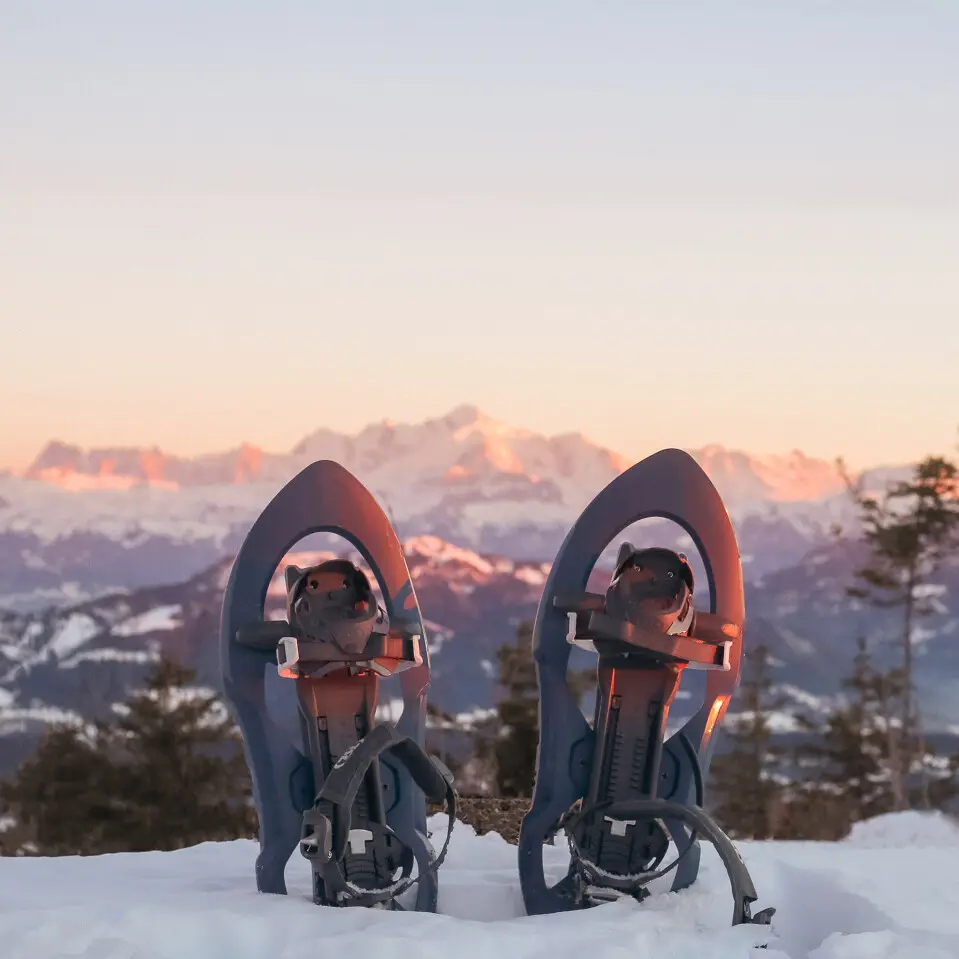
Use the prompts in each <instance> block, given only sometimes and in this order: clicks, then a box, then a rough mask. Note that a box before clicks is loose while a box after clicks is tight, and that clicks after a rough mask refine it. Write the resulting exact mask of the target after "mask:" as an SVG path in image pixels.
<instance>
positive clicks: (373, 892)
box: [220, 460, 455, 912]
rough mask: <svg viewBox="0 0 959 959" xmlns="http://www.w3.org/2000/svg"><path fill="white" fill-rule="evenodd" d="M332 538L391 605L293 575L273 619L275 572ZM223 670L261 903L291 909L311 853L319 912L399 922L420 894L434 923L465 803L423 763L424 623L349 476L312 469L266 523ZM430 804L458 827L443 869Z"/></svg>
mask: <svg viewBox="0 0 959 959" xmlns="http://www.w3.org/2000/svg"><path fill="white" fill-rule="evenodd" d="M318 532H331V533H337V534H339V535H340V536H342V537H343V538H345V539H346V540H348V541H349V542H350V543H352V544H353V546H355V547H356V549H357V551H358V552H359V553H360V555H361V556H362V557H363V559H364V560H365V561H366V564H367V565H368V567H369V568H370V570H371V571H372V572H373V575H374V576H375V578H376V580H377V582H378V583H379V586H380V592H381V594H382V596H383V605H382V606H381V605H380V604H379V603H378V602H377V598H376V594H375V593H374V591H373V589H372V587H371V584H370V582H369V580H368V579H367V577H366V575H365V574H364V572H363V571H362V570H361V569H360V568H359V567H357V566H355V565H354V564H353V563H351V562H349V561H346V560H330V561H327V562H324V563H320V564H319V565H317V566H313V567H310V568H307V569H298V568H297V567H295V566H290V567H287V568H286V570H285V573H284V577H285V585H286V592H287V604H286V606H287V609H286V612H287V617H286V619H285V620H265V619H264V610H265V604H266V595H267V590H268V587H269V584H270V581H271V580H272V578H273V575H274V571H275V570H276V567H277V565H278V564H279V563H280V562H281V561H282V559H283V557H284V556H285V555H286V554H287V552H288V551H289V549H290V548H291V547H292V546H293V545H294V544H295V543H296V542H297V541H299V540H300V539H302V538H304V537H305V536H308V535H310V534H312V533H318ZM220 657H221V668H222V675H223V686H224V693H225V696H226V699H227V702H228V703H229V705H230V707H231V709H232V710H233V713H234V715H235V717H236V719H237V722H238V725H239V727H240V731H241V734H242V737H243V743H244V750H245V754H246V758H247V762H248V764H249V767H250V771H251V774H252V778H253V796H254V801H255V803H256V808H257V813H258V816H259V821H260V854H259V856H258V858H257V862H256V882H257V888H258V889H259V890H260V891H261V892H268V893H278V894H285V893H286V882H285V875H284V874H285V869H286V865H287V863H288V861H289V859H290V856H291V854H292V852H293V850H294V849H296V848H297V847H298V846H299V849H300V853H301V854H302V855H303V857H304V858H306V859H307V860H308V861H309V863H310V865H311V868H312V873H313V899H314V901H315V902H317V903H319V904H322V905H333V906H376V907H380V908H388V909H400V908H402V906H401V905H400V903H399V901H398V897H399V896H400V895H401V894H402V893H403V892H405V891H406V890H407V889H409V888H410V887H411V886H413V885H416V886H417V889H416V895H415V904H414V908H415V909H416V910H418V911H428V912H433V911H435V909H436V900H437V893H438V880H437V871H438V869H439V866H440V865H441V864H442V861H443V858H444V857H445V855H446V848H447V846H448V843H449V834H450V832H451V831H452V828H453V823H454V821H455V793H454V791H453V786H452V783H453V777H452V775H451V774H450V772H449V770H448V769H447V768H446V767H445V766H444V765H443V764H442V763H441V762H440V761H439V760H437V759H435V758H433V757H430V756H428V755H427V754H426V752H425V751H424V745H425V732H426V690H427V687H428V685H429V678H430V663H429V649H428V646H427V642H426V633H425V629H424V626H423V618H422V614H421V612H420V609H419V605H418V603H417V600H416V595H415V592H414V590H413V584H412V581H411V579H410V574H409V569H408V567H407V564H406V559H405V556H404V553H403V549H402V546H401V544H400V542H399V540H398V539H397V537H396V534H395V532H394V530H393V528H392V526H391V524H390V522H389V520H388V519H387V517H386V514H385V513H384V512H383V511H382V509H380V507H379V505H378V504H377V503H376V500H375V499H374V498H373V496H372V495H371V494H370V492H369V491H368V490H367V489H366V488H365V487H364V486H363V485H362V484H361V483H360V482H359V481H358V480H357V479H356V478H355V477H354V476H353V475H352V474H351V473H349V472H348V471H347V470H345V469H344V468H343V467H342V466H340V465H339V464H337V463H334V462H331V461H328V460H324V461H320V462H317V463H313V464H312V465H310V466H308V467H306V468H305V469H304V470H303V471H302V472H300V473H299V474H298V475H297V476H295V477H294V478H293V479H292V480H291V481H290V482H289V483H288V484H287V485H286V486H284V487H283V488H282V489H281V490H280V492H279V493H277V495H276V496H275V497H274V499H273V500H272V501H271V502H270V503H269V504H268V505H267V507H266V508H265V509H264V511H263V513H262V514H261V515H260V517H259V518H258V519H257V521H256V522H255V523H254V524H253V526H252V528H251V529H250V531H249V533H248V535H247V537H246V539H245V541H244V542H243V545H242V546H241V548H240V551H239V553H238V555H237V558H236V561H235V563H234V565H233V569H232V571H231V574H230V578H229V582H228V584H227V587H226V591H225V594H224V600H223V610H222V614H221V623H220ZM393 675H397V677H398V680H399V683H400V687H401V690H402V696H403V712H402V715H401V716H400V718H399V720H398V721H397V722H396V724H395V725H393V724H389V723H377V722H376V721H375V713H376V707H377V702H378V693H379V681H380V679H381V678H385V677H389V676H393ZM294 692H295V696H294V695H292V694H293V693H294ZM427 797H429V799H430V800H431V801H432V802H435V803H437V804H439V803H444V802H445V804H446V806H447V810H448V812H449V813H450V815H449V819H448V830H447V836H446V843H445V844H444V846H443V848H442V850H441V852H440V854H439V855H437V854H436V852H435V850H434V849H433V847H432V845H431V844H430V841H429V838H428V835H427V829H426V798H427ZM414 867H415V874H414Z"/></svg>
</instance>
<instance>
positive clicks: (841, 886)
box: [0, 813, 959, 959]
mask: <svg viewBox="0 0 959 959" xmlns="http://www.w3.org/2000/svg"><path fill="white" fill-rule="evenodd" d="M442 826H443V822H442V820H441V817H437V818H436V819H435V820H434V821H433V823H432V828H433V829H434V831H436V832H437V833H439V831H440V829H441V828H442ZM740 848H741V850H742V852H743V855H744V857H745V859H746V862H747V865H748V866H749V868H750V870H751V872H752V875H753V878H754V880H755V883H756V886H757V889H758V891H759V894H760V901H759V902H758V903H757V904H756V908H757V909H759V908H763V907H765V906H767V905H774V906H776V907H777V909H778V912H777V915H776V917H775V919H774V925H773V927H772V929H771V930H768V929H762V928H760V927H742V926H741V927H738V928H732V927H730V926H729V925H728V924H729V921H730V916H731V908H732V907H731V899H730V894H729V886H728V883H727V881H726V876H725V871H724V870H723V867H722V865H721V863H720V862H719V860H718V858H717V857H716V856H715V855H714V853H713V852H712V849H711V847H709V846H706V847H705V848H704V856H703V869H702V873H701V875H700V881H699V882H698V883H697V884H696V886H695V887H694V888H692V889H689V890H687V891H685V892H682V893H680V894H677V895H672V894H668V893H666V894H658V895H656V896H654V897H653V898H651V899H650V900H648V901H647V902H645V903H643V904H641V905H638V904H635V903H615V904H610V905H604V906H601V907H599V908H596V909H593V910H590V911H588V912H580V913H566V914H562V915H558V916H541V917H526V916H525V915H524V914H523V908H522V902H521V898H520V891H519V882H518V878H517V871H516V849H515V847H512V846H509V845H507V844H506V843H505V842H504V841H503V840H502V839H501V838H500V837H499V836H497V835H495V834H493V835H486V836H482V837H478V836H476V835H475V834H474V833H473V831H472V830H471V829H470V828H469V827H468V826H466V825H464V824H462V823H460V824H458V825H457V828H456V830H455V832H454V839H453V844H452V847H451V850H450V855H449V858H448V859H447V862H446V864H445V865H444V867H443V871H442V881H441V893H440V912H441V914H440V915H435V916H434V915H422V914H417V913H390V912H384V911H377V910H364V909H331V908H321V907H318V906H315V905H314V904H313V903H312V902H311V901H310V899H309V867H308V865H307V863H306V862H305V861H303V860H301V859H300V858H299V857H298V856H294V857H293V859H292V860H291V862H290V865H289V866H288V869H287V875H288V880H289V886H290V895H289V896H286V897H282V896H280V897H278V896H265V895H259V894H258V893H257V892H256V890H255V887H254V884H253V861H254V858H255V856H256V851H257V845H256V843H254V842H248V841H239V842H231V843H206V844H204V845H201V846H196V847H194V848H191V849H186V850H182V851H179V852H172V853H166V852H156V853H140V854H129V855H112V856H99V857H91V858H60V859H34V858H21V859H0V903H2V904H0V954H2V955H3V956H4V957H5V959H50V957H54V956H56V957H73V959H80V957H82V959H134V957H136V959H324V957H334V956H335V957H337V959H367V957H368V959H392V957H396V959H410V957H416V959H434V957H435V959H453V957H465V959H471V957H475V959H489V957H493V959H506V957H514V956H515V957H543V959H558V957H565V956H569V957H573V956H575V957H578V959H582V957H584V956H586V957H596V959H600V957H602V959H615V957H623V959H627V957H628V959H644V957H651V959H730V957H747V956H749V957H751V959H761V957H764V959H783V957H790V959H800V957H802V959H806V957H809V959H956V957H959V829H957V828H956V827H955V826H954V825H952V824H950V823H949V822H947V821H946V820H944V819H943V818H941V817H939V816H936V815H930V816H920V815H918V814H914V813H906V814H899V815H896V816H888V817H882V818H880V819H877V820H873V821H872V822H870V823H865V824H862V825H860V826H859V827H858V828H857V829H856V831H855V833H854V834H853V836H852V837H851V838H850V839H848V840H846V841H845V842H841V843H743V844H741V846H740ZM546 853H547V863H548V866H549V869H550V872H551V873H552V875H553V876H554V877H555V878H559V876H560V875H561V874H562V873H563V871H564V870H565V864H566V852H565V847H564V846H557V847H555V848H547V849H546ZM761 942H766V943H767V948H766V949H765V950H764V951H763V952H758V953H757V952H755V951H754V947H755V945H756V944H759V943H761Z"/></svg>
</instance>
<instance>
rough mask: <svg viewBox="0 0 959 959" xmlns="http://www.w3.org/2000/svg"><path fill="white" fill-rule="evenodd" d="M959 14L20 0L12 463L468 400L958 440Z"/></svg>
mask: <svg viewBox="0 0 959 959" xmlns="http://www.w3.org/2000/svg"><path fill="white" fill-rule="evenodd" d="M957 171H959V3H955V2H952V0H939V2H931V0H930V2H911V3H908V4H907V3H902V2H893V0H888V2H883V0H859V2H856V0H845V2H843V3H826V2H817V0H805V2H798V0H796V2H793V3H791V4H785V3H776V2H771V0H754V2H745V0H744V2H732V0H728V2H725V3H720V2H709V3H707V2H701V3H691V2H682V0H672V2H670V3H668V4H667V3H662V2H648V3H642V2H637V0H632V2H625V0H624V2H598V0H582V2H580V3H568V2H552V3H546V2H520V0H502V2H499V0H483V2H479V0H474V2H471V3H467V2H465V0H463V2H458V3H451V2H449V0H446V2H441V0H436V2H421V0H404V2H403V3H396V2H389V0H383V2H379V3H372V2H362V0H350V2H349V3H325V2H318V0H310V2H305V0H304V2H298V3H294V2H280V0H270V2H267V0H261V2H259V3H255V4H254V3H251V2H238V0H234V2H231V3H226V2H222V0H206V2H203V3H197V2H191V0H176V2H171V0H165V2H163V3H159V2H154V3H129V2H116V3H103V2H92V0H89V2H85V3H75V2H67V0H63V2H60V3H45V2H40V0H31V2H30V3H17V2H15V0H0V331H2V333H0V370H2V376H0V467H12V468H21V467H23V466H25V465H26V464H27V463H28V462H29V461H30V460H31V459H32V458H33V457H34V456H35V455H36V453H37V452H38V451H39V449H40V448H41V446H42V445H43V444H44V443H45V442H46V441H47V440H48V439H51V438H58V439H62V440H65V441H69V442H76V443H79V444H81V445H106V444H111V445H117V444H154V443H155V444H158V445H160V446H161V447H163V448H165V449H168V450H169V451H171V452H176V453H184V454H190V453H197V452H201V451H211V450H217V449H224V448H227V447H229V446H233V445H235V444H236V443H238V442H240V441H242V440H248V441H251V442H253V443H256V444H259V445H261V446H264V447H266V448H268V449H275V450H280V449H285V448H288V447H290V446H291V445H292V444H294V443H295V442H296V441H297V440H299V439H300V438H301V437H302V436H303V435H305V434H306V433H308V432H310V431H311V430H313V429H315V428H317V427H319V426H324V425H325V426H330V427H334V428H337V429H343V430H349V431H353V430H356V429H359V428H360V427H362V426H363V425H365V424H366V423H368V422H370V421H375V420H379V419H382V418H384V417H388V418H390V419H393V420H400V421H418V420H421V419H423V418H426V417H429V416H433V415H441V414H443V413H445V412H447V411H448V410H449V409H451V408H452V407H454V406H456V405H458V404H460V403H475V404H477V405H478V406H480V407H481V408H482V409H484V410H485V411H486V412H487V413H489V414H490V415H492V416H495V417H498V418H502V419H506V420H508V421H511V422H514V423H517V424H520V425H523V426H527V427H530V428H533V429H537V430H542V431H546V432H550V433H553V432H562V431H567V430H581V431H583V432H584V433H586V434H587V435H588V436H590V437H592V438H593V439H595V440H597V441H599V442H602V443H605V444H607V445H609V446H611V447H613V448H615V449H617V450H619V451H621V452H623V453H626V454H637V455H638V454H645V453H648V452H650V451H651V450H653V449H655V448H659V447H661V446H667V445H668V446H687V447H689V446H697V445H700V444H705V443H710V442H718V443H723V444H725V445H728V446H732V447H738V448H745V449H748V450H750V451H754V452H766V451H770V452H776V451H787V450H790V449H792V448H795V447H798V448H801V449H803V450H805V451H806V452H808V453H810V454H814V455H821V456H826V457H830V458H832V457H834V456H836V455H844V456H846V457H847V459H848V460H849V461H851V462H852V463H853V464H857V465H866V464H872V463H878V462H893V461H902V460H904V459H906V458H909V457H913V456H920V455H923V454H925V453H927V452H933V451H935V452H949V451H950V450H952V449H953V448H954V446H953V444H954V442H955V438H956V428H957V426H959V173H957Z"/></svg>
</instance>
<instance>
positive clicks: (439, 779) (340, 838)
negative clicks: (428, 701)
mask: <svg viewBox="0 0 959 959" xmlns="http://www.w3.org/2000/svg"><path fill="white" fill-rule="evenodd" d="M386 750H390V752H391V753H392V754H393V755H394V756H395V757H396V758H397V759H398V760H399V761H400V762H401V763H402V764H403V765H404V766H405V767H406V769H407V770H408V772H409V774H410V777H411V778H412V780H413V782H414V783H416V785H417V786H419V788H420V789H422V790H423V792H424V793H425V794H426V796H427V797H428V798H429V799H430V801H431V802H434V803H441V802H445V804H446V811H447V816H448V819H449V822H448V824H447V828H446V839H445V841H444V843H443V847H442V849H441V850H440V852H439V855H437V856H434V857H427V856H425V855H424V854H423V853H422V852H421V851H419V850H417V849H415V848H414V849H413V856H414V857H415V860H416V863H417V865H418V866H419V870H418V874H417V875H416V876H415V877H411V876H410V873H411V872H412V864H411V863H410V864H409V865H408V867H406V868H404V869H403V874H402V875H401V876H400V878H399V879H398V880H397V881H396V882H394V883H392V884H391V885H389V886H387V887H385V888H383V889H360V888H359V887H357V888H356V890H355V892H356V893H357V894H359V895H362V896H363V897H366V898H371V899H376V900H380V901H382V900H385V899H394V898H396V897H397V896H399V895H400V894H401V893H403V892H405V891H406V890H407V889H409V888H410V887H411V886H413V885H415V884H416V883H417V882H419V880H420V878H421V877H422V876H423V875H424V873H425V872H432V873H435V872H436V871H437V870H438V869H439V867H440V866H441V865H442V864H443V861H444V860H445V859H446V854H447V851H448V850H449V845H450V838H451V836H452V834H453V826H454V824H455V822H456V792H455V790H454V789H453V774H452V773H451V772H450V771H449V770H448V769H447V768H446V766H445V765H443V763H442V762H440V760H438V759H436V758H434V757H432V756H429V755H428V754H427V753H426V752H424V750H423V748H422V747H421V746H420V744H419V743H418V742H417V741H416V740H415V739H413V738H412V737H410V736H408V735H405V734H403V733H400V732H398V731H397V729H396V727H395V726H393V725H392V724H390V723H380V724H378V725H376V726H374V727H373V729H372V730H370V732H369V733H368V734H367V735H366V736H364V737H363V739H361V740H360V741H359V742H358V743H357V744H356V745H355V746H353V747H352V748H351V749H348V750H347V751H346V752H345V753H343V755H342V756H340V758H339V759H338V760H337V761H336V763H335V764H334V766H333V769H332V770H331V771H330V773H329V775H328V776H327V777H326V781H325V782H324V783H323V788H322V789H321V790H320V791H319V793H318V794H317V796H316V800H315V802H314V808H313V810H310V811H308V812H307V813H306V817H308V818H309V821H310V823H311V825H312V826H313V827H314V830H315V832H316V841H317V845H318V846H319V848H320V850H321V855H320V856H319V859H320V862H319V863H317V867H318V868H320V869H321V870H322V869H323V868H324V866H326V867H329V866H332V867H334V868H335V869H336V870H337V871H338V872H339V875H340V879H341V881H342V882H343V883H344V884H345V885H346V886H347V887H348V888H350V889H351V890H352V889H353V885H352V884H351V883H350V882H349V881H348V880H347V879H346V877H345V876H344V875H343V872H342V869H341V868H340V863H341V862H342V861H343V858H344V857H345V855H346V848H347V845H348V844H349V838H350V827H351V824H352V810H353V802H354V800H355V799H356V794H357V793H358V792H359V790H360V787H361V786H362V785H363V780H364V779H365V777H366V774H367V772H368V770H369V768H370V766H372V765H373V763H374V762H376V760H377V759H378V758H379V757H380V755H381V754H382V753H383V752H385V751H386ZM324 801H325V802H328V803H331V804H332V805H333V808H334V815H333V822H332V823H330V821H329V819H327V818H326V817H324V816H322V815H320V814H318V813H317V807H318V806H319V805H320V803H321V802H324ZM327 829H329V830H331V832H326V830H327ZM323 833H325V835H323ZM397 838H398V839H400V841H401V842H402V841H403V837H402V836H397Z"/></svg>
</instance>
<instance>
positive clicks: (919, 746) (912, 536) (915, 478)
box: [839, 456, 959, 809]
mask: <svg viewBox="0 0 959 959" xmlns="http://www.w3.org/2000/svg"><path fill="white" fill-rule="evenodd" d="M839 466H840V469H841V471H842V472H843V476H844V477H845V479H846V483H847V486H848V488H849V490H850V493H851V494H852V496H853V498H854V500H855V503H856V505H857V507H858V509H859V513H860V519H861V522H862V531H863V533H862V535H863V540H864V542H865V544H866V545H867V547H868V548H869V552H870V558H869V562H868V563H867V564H866V565H864V566H863V567H862V568H860V569H858V570H857V571H856V578H857V580H858V581H859V585H855V586H851V587H850V588H849V594H850V595H852V596H855V597H858V598H861V599H864V600H866V601H868V602H870V603H871V604H873V605H874V606H876V607H879V608H884V609H894V608H898V609H900V610H901V617H902V618H901V623H900V629H899V641H900V645H901V648H902V670H901V682H899V686H900V692H899V695H898V697H897V699H898V702H899V708H898V710H897V712H898V718H899V722H898V724H897V725H896V726H894V727H891V728H890V730H889V731H888V732H889V744H890V757H889V758H890V763H891V766H892V780H891V786H892V792H893V801H894V807H895V808H897V809H904V808H906V807H907V805H908V804H909V789H910V779H911V777H912V776H913V774H915V773H916V772H917V768H918V767H921V766H923V762H922V756H923V753H924V737H923V734H922V724H921V719H920V716H919V710H918V709H917V707H916V703H915V684H914V678H913V661H912V660H913V657H912V644H913V633H914V628H915V623H916V620H917V618H918V617H920V616H922V615H925V614H927V613H928V612H929V611H930V606H929V605H928V603H927V602H926V601H925V600H924V599H923V591H922V589H921V587H922V586H924V585H925V584H926V583H927V582H928V581H929V578H930V576H932V574H933V573H934V572H935V571H936V569H937V568H938V567H939V566H940V564H941V563H942V562H943V560H944V559H945V558H946V557H947V556H948V555H949V554H950V552H953V551H954V550H955V549H956V546H957V536H959V470H957V467H956V465H955V464H954V463H952V462H951V461H949V460H948V459H946V458H944V457H939V456H930V457H927V458H926V459H924V460H923V461H922V462H920V463H919V464H918V465H917V466H916V468H915V470H914V472H913V475H912V476H911V477H910V479H909V480H904V481H901V482H898V483H895V484H893V485H891V486H890V487H889V488H888V489H887V490H886V491H885V492H884V493H883V494H882V495H881V496H879V497H876V496H871V495H868V494H865V493H863V491H862V488H861V484H860V485H856V484H853V483H852V482H851V481H850V479H849V477H848V474H847V473H846V471H845V468H844V466H843V464H842V461H841V460H840V463H839ZM918 771H919V773H920V777H921V781H922V784H923V785H924V786H925V784H926V783H927V780H926V778H925V775H924V772H923V770H922V769H921V768H919V769H918ZM923 794H924V797H925V801H926V803H927V804H928V800H929V796H928V790H927V789H925V788H924V789H923Z"/></svg>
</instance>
